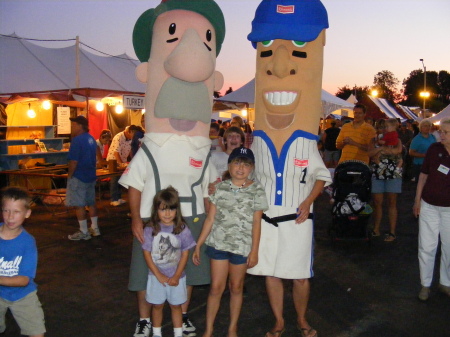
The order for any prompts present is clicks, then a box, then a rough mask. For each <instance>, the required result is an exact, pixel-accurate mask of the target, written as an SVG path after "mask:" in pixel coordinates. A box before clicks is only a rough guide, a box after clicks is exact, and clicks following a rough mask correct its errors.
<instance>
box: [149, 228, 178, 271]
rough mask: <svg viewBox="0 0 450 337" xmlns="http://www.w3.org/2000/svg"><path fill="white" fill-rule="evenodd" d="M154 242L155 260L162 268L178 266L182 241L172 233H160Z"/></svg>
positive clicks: (153, 254) (153, 253)
mask: <svg viewBox="0 0 450 337" xmlns="http://www.w3.org/2000/svg"><path fill="white" fill-rule="evenodd" d="M153 242H154V244H153V251H152V256H153V262H154V263H155V265H156V266H157V267H158V268H159V269H160V270H161V269H167V268H171V267H176V266H177V265H178V262H179V261H180V258H181V247H180V242H179V240H177V238H176V237H175V235H173V234H171V233H158V235H157V236H156V237H155V239H154V241H153Z"/></svg>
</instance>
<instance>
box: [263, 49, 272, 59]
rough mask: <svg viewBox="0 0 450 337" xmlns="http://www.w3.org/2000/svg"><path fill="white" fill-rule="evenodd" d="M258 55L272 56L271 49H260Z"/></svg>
mask: <svg viewBox="0 0 450 337" xmlns="http://www.w3.org/2000/svg"><path fill="white" fill-rule="evenodd" d="M260 56H261V57H270V56H272V51H271V50H265V51H262V52H261V54H260Z"/></svg>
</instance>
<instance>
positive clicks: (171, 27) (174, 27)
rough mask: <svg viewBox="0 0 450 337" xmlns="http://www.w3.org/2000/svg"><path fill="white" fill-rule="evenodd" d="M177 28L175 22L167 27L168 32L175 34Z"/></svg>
mask: <svg viewBox="0 0 450 337" xmlns="http://www.w3.org/2000/svg"><path fill="white" fill-rule="evenodd" d="M176 30H177V25H176V24H175V23H172V24H171V25H170V27H169V34H170V35H173V34H175V31H176Z"/></svg>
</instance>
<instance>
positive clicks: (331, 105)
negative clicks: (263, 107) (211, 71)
mask: <svg viewBox="0 0 450 337" xmlns="http://www.w3.org/2000/svg"><path fill="white" fill-rule="evenodd" d="M216 101H221V102H233V103H247V104H249V105H250V106H252V105H253V104H254V103H255V79H252V80H251V81H250V82H248V83H247V84H245V85H244V86H242V87H241V88H239V89H237V90H236V91H233V92H231V93H229V94H228V95H225V96H223V97H220V98H217V99H216ZM343 108H350V109H352V108H353V104H352V103H349V102H347V101H345V100H343V99H340V98H339V97H336V96H333V95H332V94H330V93H329V92H327V91H325V90H323V89H322V113H323V116H324V117H326V116H328V115H329V114H330V113H332V112H333V111H336V110H338V109H343Z"/></svg>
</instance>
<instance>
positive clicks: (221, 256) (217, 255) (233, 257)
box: [206, 246, 247, 264]
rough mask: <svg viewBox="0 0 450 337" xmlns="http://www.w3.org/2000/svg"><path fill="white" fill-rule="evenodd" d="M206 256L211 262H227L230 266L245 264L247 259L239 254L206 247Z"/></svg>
mask: <svg viewBox="0 0 450 337" xmlns="http://www.w3.org/2000/svg"><path fill="white" fill-rule="evenodd" d="M206 255H208V256H209V258H210V259H213V260H229V261H230V263H231V264H244V263H247V257H246V256H242V255H239V254H234V253H230V252H225V251H223V250H218V249H216V248H214V247H210V246H206Z"/></svg>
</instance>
